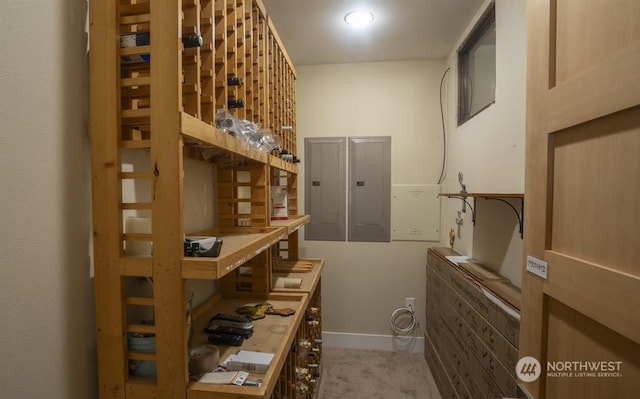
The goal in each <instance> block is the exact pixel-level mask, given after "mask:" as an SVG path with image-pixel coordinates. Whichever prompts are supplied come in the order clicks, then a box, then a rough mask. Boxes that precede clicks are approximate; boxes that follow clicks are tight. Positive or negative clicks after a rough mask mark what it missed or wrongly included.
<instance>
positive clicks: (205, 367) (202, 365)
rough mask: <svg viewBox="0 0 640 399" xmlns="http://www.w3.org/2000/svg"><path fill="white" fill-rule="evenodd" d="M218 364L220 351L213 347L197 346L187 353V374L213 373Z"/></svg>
mask: <svg viewBox="0 0 640 399" xmlns="http://www.w3.org/2000/svg"><path fill="white" fill-rule="evenodd" d="M219 363H220V349H218V347H217V346H214V345H201V346H197V347H195V348H193V349H191V351H190V352H189V374H191V375H199V374H204V373H208V372H210V371H213V369H215V368H216V367H218V364H219Z"/></svg>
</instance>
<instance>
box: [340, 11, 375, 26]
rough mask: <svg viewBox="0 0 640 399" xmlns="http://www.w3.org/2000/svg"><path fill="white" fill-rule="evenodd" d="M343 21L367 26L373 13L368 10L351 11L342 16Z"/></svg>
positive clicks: (353, 24)
mask: <svg viewBox="0 0 640 399" xmlns="http://www.w3.org/2000/svg"><path fill="white" fill-rule="evenodd" d="M344 22H346V23H347V24H348V25H351V26H355V27H362V26H367V25H369V24H371V23H373V13H371V12H369V11H362V10H356V11H351V12H350V13H348V14H347V15H345V16H344Z"/></svg>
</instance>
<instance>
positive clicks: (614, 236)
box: [551, 107, 640, 275]
mask: <svg viewBox="0 0 640 399" xmlns="http://www.w3.org/2000/svg"><path fill="white" fill-rule="evenodd" d="M639 136H640V108H639V107H637V108H635V109H631V110H627V111H623V112H621V113H618V114H614V115H610V116H607V117H604V118H600V119H598V120H595V121H592V122H589V123H586V124H582V125H579V126H575V127H573V128H570V129H567V130H565V131H562V132H559V133H555V134H554V135H553V140H552V142H553V149H552V157H553V166H552V167H553V177H552V178H553V192H552V197H553V204H552V233H551V234H552V239H551V249H552V250H554V251H557V252H561V253H564V254H566V255H569V256H572V257H577V258H580V259H584V260H585V261H588V262H593V263H597V264H606V265H608V266H609V267H611V268H612V269H614V270H620V271H623V272H627V273H633V274H635V275H640V263H638V258H637V257H635V256H634V253H635V252H636V251H637V249H636V248H634V247H635V246H634V245H628V243H627V242H628V241H625V240H633V239H636V240H638V241H637V242H639V243H640V238H639V237H640V235H638V233H639V232H640V230H639V226H640V207H639V206H638V195H639V194H640V191H639V189H638V182H640V141H639V140H638V139H637V138H638V137H639Z"/></svg>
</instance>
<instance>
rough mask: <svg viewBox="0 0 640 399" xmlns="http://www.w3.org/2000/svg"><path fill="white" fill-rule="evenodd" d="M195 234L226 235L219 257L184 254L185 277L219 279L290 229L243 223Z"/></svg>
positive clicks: (183, 271) (183, 267)
mask: <svg viewBox="0 0 640 399" xmlns="http://www.w3.org/2000/svg"><path fill="white" fill-rule="evenodd" d="M193 235H198V236H215V237H220V238H222V239H223V244H222V250H221V251H220V256H218V257H217V258H204V257H203V258H195V257H194V258H191V257H186V258H183V259H182V278H184V279H209V280H217V279H219V278H222V277H224V276H225V275H227V274H229V273H230V272H232V271H233V270H235V269H237V268H238V267H239V266H241V265H242V264H243V263H245V262H247V261H248V260H250V259H252V258H253V257H254V256H256V255H258V254H259V253H261V252H264V251H265V250H267V248H269V247H270V246H271V245H273V244H275V243H277V242H278V241H280V240H281V239H283V238H284V237H286V229H285V228H282V227H265V228H251V227H239V228H237V229H225V230H222V231H220V230H216V229H213V230H208V231H204V232H198V233H197V234H193Z"/></svg>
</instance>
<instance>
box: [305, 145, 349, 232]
mask: <svg viewBox="0 0 640 399" xmlns="http://www.w3.org/2000/svg"><path fill="white" fill-rule="evenodd" d="M304 150H305V154H304V157H305V179H304V185H305V196H304V198H305V201H304V206H305V213H306V214H308V215H310V216H311V220H310V221H309V223H307V224H306V225H305V230H304V238H305V239H306V240H320V241H344V240H345V239H346V233H345V231H346V229H345V220H346V215H345V197H346V155H347V154H346V138H345V137H313V138H305V139H304Z"/></svg>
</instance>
